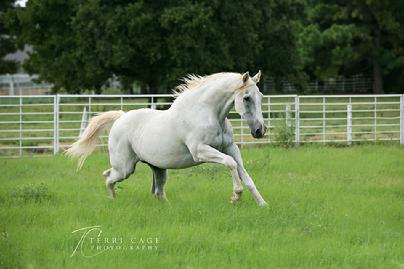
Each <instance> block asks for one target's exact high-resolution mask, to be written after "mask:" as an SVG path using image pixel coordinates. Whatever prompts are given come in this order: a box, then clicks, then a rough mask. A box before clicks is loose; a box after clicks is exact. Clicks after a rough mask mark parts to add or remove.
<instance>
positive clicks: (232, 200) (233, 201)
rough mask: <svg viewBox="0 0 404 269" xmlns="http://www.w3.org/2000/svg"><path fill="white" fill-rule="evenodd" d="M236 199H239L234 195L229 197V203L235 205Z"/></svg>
mask: <svg viewBox="0 0 404 269" xmlns="http://www.w3.org/2000/svg"><path fill="white" fill-rule="evenodd" d="M238 201H240V198H238V197H235V196H234V195H233V196H231V197H230V203H231V204H232V205H236V204H237V202H238Z"/></svg>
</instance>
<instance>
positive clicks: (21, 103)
mask: <svg viewBox="0 0 404 269" xmlns="http://www.w3.org/2000/svg"><path fill="white" fill-rule="evenodd" d="M22 107H23V101H22V97H21V96H20V117H19V119H20V124H19V125H20V136H19V140H20V141H19V146H20V157H22V122H23V120H22Z"/></svg>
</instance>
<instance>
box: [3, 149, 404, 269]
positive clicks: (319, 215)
mask: <svg viewBox="0 0 404 269" xmlns="http://www.w3.org/2000/svg"><path fill="white" fill-rule="evenodd" d="M242 154H243V157H244V160H245V165H246V167H247V170H248V171H249V173H250V175H251V176H252V178H253V179H254V180H255V182H256V184H257V186H258V189H259V190H260V191H261V194H262V195H263V196H264V198H265V199H266V200H267V201H268V202H269V207H267V208H258V207H257V206H256V204H255V203H254V201H253V199H252V197H251V195H250V194H249V193H248V192H247V191H246V192H245V194H244V196H243V201H242V202H241V203H240V204H238V205H236V206H233V205H231V204H230V203H229V197H230V195H231V190H232V183H231V178H230V175H229V173H228V171H227V170H226V169H224V168H223V167H221V166H219V165H213V164H206V165H202V166H199V167H194V168H190V169H185V170H172V171H170V172H169V180H168V183H167V187H166V192H167V196H168V199H169V200H170V204H164V203H160V202H158V201H157V200H155V199H154V198H153V197H152V195H151V193H150V185H151V172H150V171H149V169H148V167H147V166H146V165H143V164H141V165H139V166H138V167H137V170H136V172H135V174H134V175H132V176H131V177H130V178H129V179H127V180H125V181H124V182H122V183H121V184H120V188H119V190H118V195H117V199H116V200H111V199H109V198H108V197H107V191H106V188H105V185H104V180H103V178H102V176H101V173H102V171H103V170H104V169H106V168H108V159H107V156H106V155H105V154H101V153H100V154H96V155H94V156H91V157H90V158H89V159H88V161H87V162H86V163H85V165H84V167H83V169H82V170H81V171H79V172H75V166H76V164H75V163H73V162H71V161H68V160H66V159H65V158H64V157H63V156H58V157H55V158H36V159H0V167H1V173H0V184H1V188H0V268H400V266H402V264H403V263H404V261H403V251H404V248H403V234H402V232H403V223H404V218H403V217H404V212H403V208H404V149H403V148H400V147H398V146H378V145H376V146H356V147H351V148H331V147H315V146H302V147H297V148H290V149H284V148H277V147H268V146H265V147H260V148H243V150H242ZM94 225H100V226H101V228H100V229H102V235H101V238H104V239H105V238H108V239H111V238H123V240H124V241H125V242H124V244H128V243H127V242H128V240H129V241H130V239H133V238H135V239H134V241H135V245H139V240H140V239H141V238H143V239H147V238H158V243H155V244H154V245H156V246H157V249H154V250H123V249H121V250H116V249H113V250H111V249H110V250H107V251H105V252H103V253H101V254H99V255H97V256H95V257H93V258H86V257H83V255H82V253H81V252H76V253H75V254H74V255H73V257H71V254H72V253H73V251H74V249H75V247H76V245H77V243H78V242H79V240H80V236H81V233H80V232H78V233H72V231H74V230H77V229H79V228H83V227H88V226H94ZM89 236H92V237H96V236H97V234H96V233H95V232H93V233H91V234H89ZM99 245H101V246H105V245H111V243H100V244H99ZM91 246H94V244H91V242H90V241H89V239H87V241H85V244H84V254H91V253H94V251H93V250H91Z"/></svg>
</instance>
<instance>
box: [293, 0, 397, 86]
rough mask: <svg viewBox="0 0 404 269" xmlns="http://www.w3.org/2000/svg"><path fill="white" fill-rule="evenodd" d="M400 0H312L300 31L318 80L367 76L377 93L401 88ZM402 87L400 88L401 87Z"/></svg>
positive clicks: (307, 61)
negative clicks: (371, 80) (384, 82)
mask: <svg viewBox="0 0 404 269" xmlns="http://www.w3.org/2000/svg"><path fill="white" fill-rule="evenodd" d="M403 12H404V5H402V3H400V1H395V0H391V1H373V0H372V1H359V0H358V1H348V2H345V1H336V0H335V1H322V0H312V1H309V4H308V8H307V23H306V24H305V27H304V29H303V30H302V31H301V33H300V35H299V53H300V56H301V58H302V60H303V62H304V65H305V71H306V72H307V73H308V74H309V75H310V76H311V77H314V78H320V79H326V78H328V77H335V76H338V75H340V76H341V75H342V76H351V75H355V74H367V75H370V76H372V77H373V83H374V84H373V92H374V93H381V92H383V90H384V87H383V78H384V80H385V81H386V87H385V88H387V90H389V89H390V90H393V91H397V89H396V87H397V85H400V86H401V87H402V85H403V82H404V80H403V75H404V50H403V45H404V30H403V27H401V26H400V25H402V24H403V23H404V17H403V16H402V14H403ZM400 86H399V87H400Z"/></svg>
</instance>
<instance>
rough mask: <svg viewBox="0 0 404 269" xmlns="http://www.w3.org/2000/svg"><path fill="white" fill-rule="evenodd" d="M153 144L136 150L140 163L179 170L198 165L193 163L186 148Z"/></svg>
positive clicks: (158, 143) (159, 143)
mask: <svg viewBox="0 0 404 269" xmlns="http://www.w3.org/2000/svg"><path fill="white" fill-rule="evenodd" d="M150 142H151V141H150ZM154 142H155V143H154V146H151V147H148V146H144V147H142V149H141V150H138V152H139V153H137V154H139V157H140V159H141V160H142V161H145V162H147V163H150V164H152V165H154V166H156V167H159V168H163V169H181V168H187V167H190V166H194V165H197V164H199V163H197V162H195V161H194V159H193V158H192V155H191V153H190V152H189V150H188V148H187V147H186V146H185V145H183V144H177V145H175V144H165V143H162V141H154ZM147 144H149V143H147ZM151 144H153V143H151ZM151 144H149V145H151ZM144 145H146V144H144Z"/></svg>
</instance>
